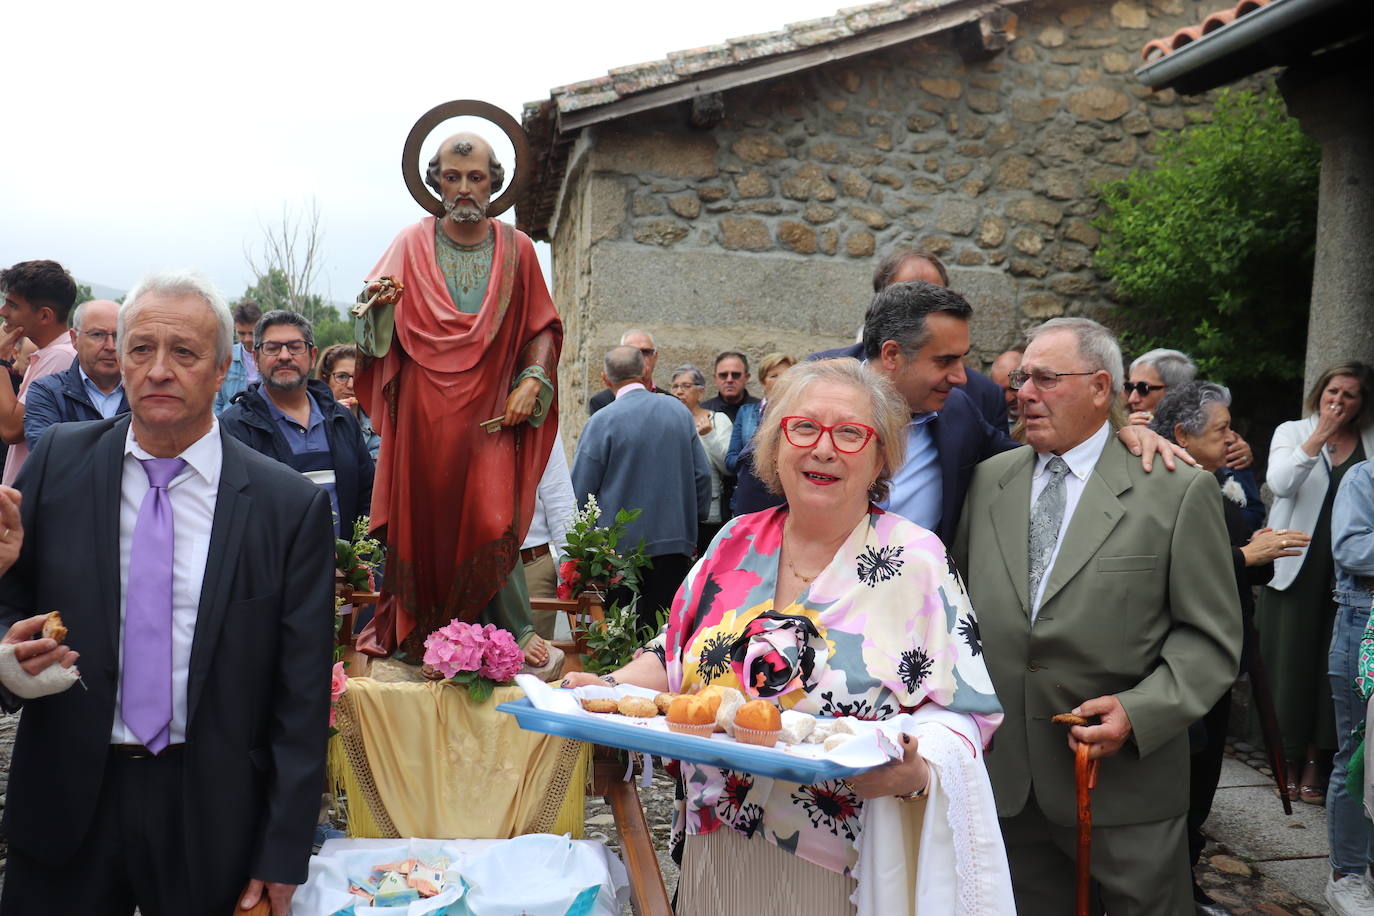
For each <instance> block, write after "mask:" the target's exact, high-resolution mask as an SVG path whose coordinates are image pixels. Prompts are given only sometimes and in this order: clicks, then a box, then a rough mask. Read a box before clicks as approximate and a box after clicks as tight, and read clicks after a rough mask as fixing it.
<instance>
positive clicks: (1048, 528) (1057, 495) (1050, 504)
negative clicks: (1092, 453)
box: [1028, 455, 1069, 608]
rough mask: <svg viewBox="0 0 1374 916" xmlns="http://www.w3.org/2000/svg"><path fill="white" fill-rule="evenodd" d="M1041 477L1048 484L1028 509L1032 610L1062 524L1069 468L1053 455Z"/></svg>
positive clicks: (1062, 460)
mask: <svg viewBox="0 0 1374 916" xmlns="http://www.w3.org/2000/svg"><path fill="white" fill-rule="evenodd" d="M1045 473H1047V474H1049V475H1050V481H1049V483H1047V484H1045V489H1043V490H1041V491H1040V497H1039V498H1038V499H1037V500H1036V501H1035V506H1034V507H1033V508H1032V509H1031V517H1030V555H1029V556H1030V592H1029V593H1028V595H1029V599H1030V605H1031V607H1032V608H1033V607H1035V593H1036V592H1037V591H1038V590H1039V588H1040V580H1041V579H1043V578H1045V570H1046V569H1047V568H1048V567H1049V565H1050V557H1051V556H1053V555H1054V545H1055V542H1056V541H1058V540H1059V527H1060V526H1061V525H1062V524H1064V504H1065V502H1066V499H1065V493H1064V475H1065V474H1067V473H1069V466H1068V465H1067V464H1065V463H1064V459H1063V458H1060V457H1059V456H1058V455H1055V456H1054V457H1053V458H1051V459H1050V462H1049V464H1047V465H1045Z"/></svg>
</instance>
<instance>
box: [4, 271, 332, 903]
mask: <svg viewBox="0 0 1374 916" xmlns="http://www.w3.org/2000/svg"><path fill="white" fill-rule="evenodd" d="M118 333H119V338H118V340H119V345H120V348H121V352H122V357H123V373H124V383H125V387H126V390H127V392H128V397H129V402H130V405H131V407H132V415H131V416H125V417H116V418H113V419H108V420H98V421H94V422H88V423H74V424H60V425H57V426H54V427H52V428H51V429H50V430H49V431H48V432H47V433H46V434H45V435H44V436H43V437H42V439H40V440H39V443H38V447H37V448H36V449H35V450H34V452H33V454H32V455H31V456H30V458H29V460H28V462H27V463H26V465H25V467H24V470H23V472H22V473H21V475H20V477H19V480H18V488H19V490H20V492H21V493H22V494H23V502H22V513H23V528H24V531H25V542H24V545H23V549H22V551H21V553H20V556H19V559H18V561H17V562H16V563H15V565H14V566H13V567H12V568H11V569H10V571H9V572H8V573H7V574H6V575H5V577H4V578H3V579H2V580H0V624H11V625H13V624H14V622H15V621H20V623H19V624H18V626H17V627H14V626H12V628H11V637H13V636H14V634H15V630H16V629H20V630H22V629H23V627H24V626H25V625H26V624H31V623H32V617H33V615H34V614H36V613H38V612H43V611H49V610H59V611H61V613H62V614H63V616H64V619H65V622H66V625H67V627H68V629H69V635H68V638H67V645H68V646H70V647H71V649H73V650H76V651H77V652H78V653H79V654H80V667H81V673H82V675H83V682H84V687H85V689H74V688H72V687H71V686H70V685H67V689H65V690H64V691H61V692H53V693H50V694H49V695H46V696H39V697H38V698H35V699H29V700H26V701H24V702H23V716H22V718H21V720H20V724H19V732H18V737H17V739H16V742H15V747H14V755H13V762H12V766H11V771H10V790H9V794H8V803H7V805H6V807H5V814H4V827H5V831H6V833H7V835H8V838H9V859H8V862H7V864H6V873H5V885H4V893H3V897H0V913H3V914H5V916H12V914H47V913H51V912H53V911H54V906H55V903H54V901H59V900H60V902H61V909H63V910H64V911H70V912H80V913H99V914H111V916H115V914H118V916H127V914H130V913H133V912H134V910H135V908H136V907H137V908H138V909H139V910H140V911H141V912H142V913H144V914H146V916H155V914H168V916H172V914H190V916H199V914H206V916H225V914H227V913H229V912H231V908H232V907H234V906H235V905H242V906H244V907H249V906H252V905H255V904H256V903H257V902H258V901H259V900H260V899H261V898H262V897H263V896H264V895H265V896H266V897H267V898H268V899H270V901H271V910H272V913H273V914H274V916H285V914H286V913H287V910H288V908H289V906H290V900H291V896H292V894H293V892H294V890H295V885H297V884H299V883H301V882H303V881H304V880H305V877H306V865H307V861H308V859H309V856H310V848H311V840H312V834H313V829H314V825H315V820H316V815H317V813H318V807H319V792H320V787H321V785H322V784H323V780H324V756H325V742H326V735H327V727H328V709H329V683H328V681H329V667H330V661H331V658H330V656H331V651H330V649H331V644H332V630H333V620H334V618H333V613H332V607H333V601H332V598H333V587H332V584H333V565H334V563H333V537H332V532H331V526H330V518H329V499H328V496H327V495H326V494H325V493H324V491H322V490H320V489H319V488H317V487H315V486H314V485H313V484H311V483H310V482H309V481H307V480H306V479H304V478H303V477H301V476H300V475H299V474H297V473H296V472H295V471H292V470H290V469H289V468H286V467H284V466H282V465H280V464H278V463H277V462H274V461H272V460H270V459H267V458H264V457H263V456H261V455H258V454H257V453H255V452H253V451H252V450H251V449H249V448H248V447H247V446H245V445H243V444H242V443H239V442H237V441H236V440H234V439H232V438H230V437H229V436H227V435H225V434H224V432H223V431H222V430H221V429H220V428H219V427H218V424H217V423H216V421H215V419H214V415H213V412H212V405H213V403H214V398H215V392H216V390H217V389H218V387H219V385H220V383H221V382H222V381H223V379H224V376H225V373H226V371H227V369H228V363H229V353H230V344H231V341H232V323H231V320H230V316H229V312H228V309H227V308H226V307H225V304H224V301H223V299H222V298H220V296H219V295H218V294H217V293H216V292H215V291H214V290H213V288H212V287H210V285H209V284H208V282H207V281H205V280H204V279H202V278H201V277H200V276H199V275H198V274H194V273H190V272H184V273H168V274H160V275H156V276H154V277H151V278H149V279H147V280H145V281H144V282H143V283H142V284H140V285H139V286H138V287H137V288H136V289H135V290H134V291H133V292H132V293H130V295H129V299H128V303H127V304H126V305H125V306H124V307H123V309H122V311H121V313H120V317H119V328H118ZM73 558H80V563H81V564H82V565H83V569H82V570H81V573H80V574H74V573H73V565H72V564H73ZM61 655H62V653H60V652H58V651H56V650H55V647H54V651H52V652H50V653H47V654H46V657H47V658H48V659H49V661H51V662H60V661H62V658H61V657H60V656H61ZM69 657H70V656H67V658H69ZM31 661H32V660H31ZM29 667H34V666H33V665H30V666H29ZM28 673H29V674H33V673H34V672H33V671H31V670H30V671H28ZM6 686H7V688H9V690H14V688H15V685H13V684H10V683H8V682H7V683H6ZM26 695H27V696H30V697H33V696H35V694H34V693H32V692H27V693H26ZM0 698H3V699H4V701H5V704H6V705H7V706H8V707H9V708H11V709H13V708H15V707H17V706H19V705H20V701H19V699H18V697H17V696H16V695H15V694H14V693H11V692H8V691H7V692H5V693H4V694H0ZM245 885H246V886H245Z"/></svg>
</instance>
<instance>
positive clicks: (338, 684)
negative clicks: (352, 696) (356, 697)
mask: <svg viewBox="0 0 1374 916" xmlns="http://www.w3.org/2000/svg"><path fill="white" fill-rule="evenodd" d="M347 689H348V675H347V674H346V673H345V672H344V663H343V662H335V663H334V670H333V672H332V673H331V674H330V678H329V727H330V728H333V727H334V718H335V716H337V715H338V714H339V711H338V709H337V708H336V705H335V704H337V703H338V702H339V697H341V696H343V695H344V691H345V690H347Z"/></svg>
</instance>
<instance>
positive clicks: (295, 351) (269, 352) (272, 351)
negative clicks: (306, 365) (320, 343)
mask: <svg viewBox="0 0 1374 916" xmlns="http://www.w3.org/2000/svg"><path fill="white" fill-rule="evenodd" d="M282 347H285V348H286V352H287V353H290V354H291V355H292V356H300V355H301V354H302V353H304V352H305V351H306V350H308V349H310V344H308V343H306V342H305V341H304V340H302V339H301V338H299V337H297V338H296V339H295V340H264V341H263V342H262V343H260V344H258V351H259V352H261V353H262V355H263V356H276V355H277V354H278V353H280V352H281V348H282Z"/></svg>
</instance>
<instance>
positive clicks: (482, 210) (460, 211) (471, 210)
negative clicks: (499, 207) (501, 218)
mask: <svg viewBox="0 0 1374 916" xmlns="http://www.w3.org/2000/svg"><path fill="white" fill-rule="evenodd" d="M461 145H462V147H463V151H461V152H460V151H457V150H452V149H445V150H444V151H443V152H442V153H440V154H439V193H440V196H441V197H442V198H443V201H444V216H445V217H446V218H447V219H451V220H453V221H454V222H455V223H476V222H480V221H481V220H482V219H483V218H484V217H485V216H486V215H487V205H488V204H489V203H490V202H491V173H490V171H489V168H490V162H491V155H490V153H488V151H487V150H484V149H479V148H478V147H477V146H476V145H475V144H471V143H467V144H461Z"/></svg>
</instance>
